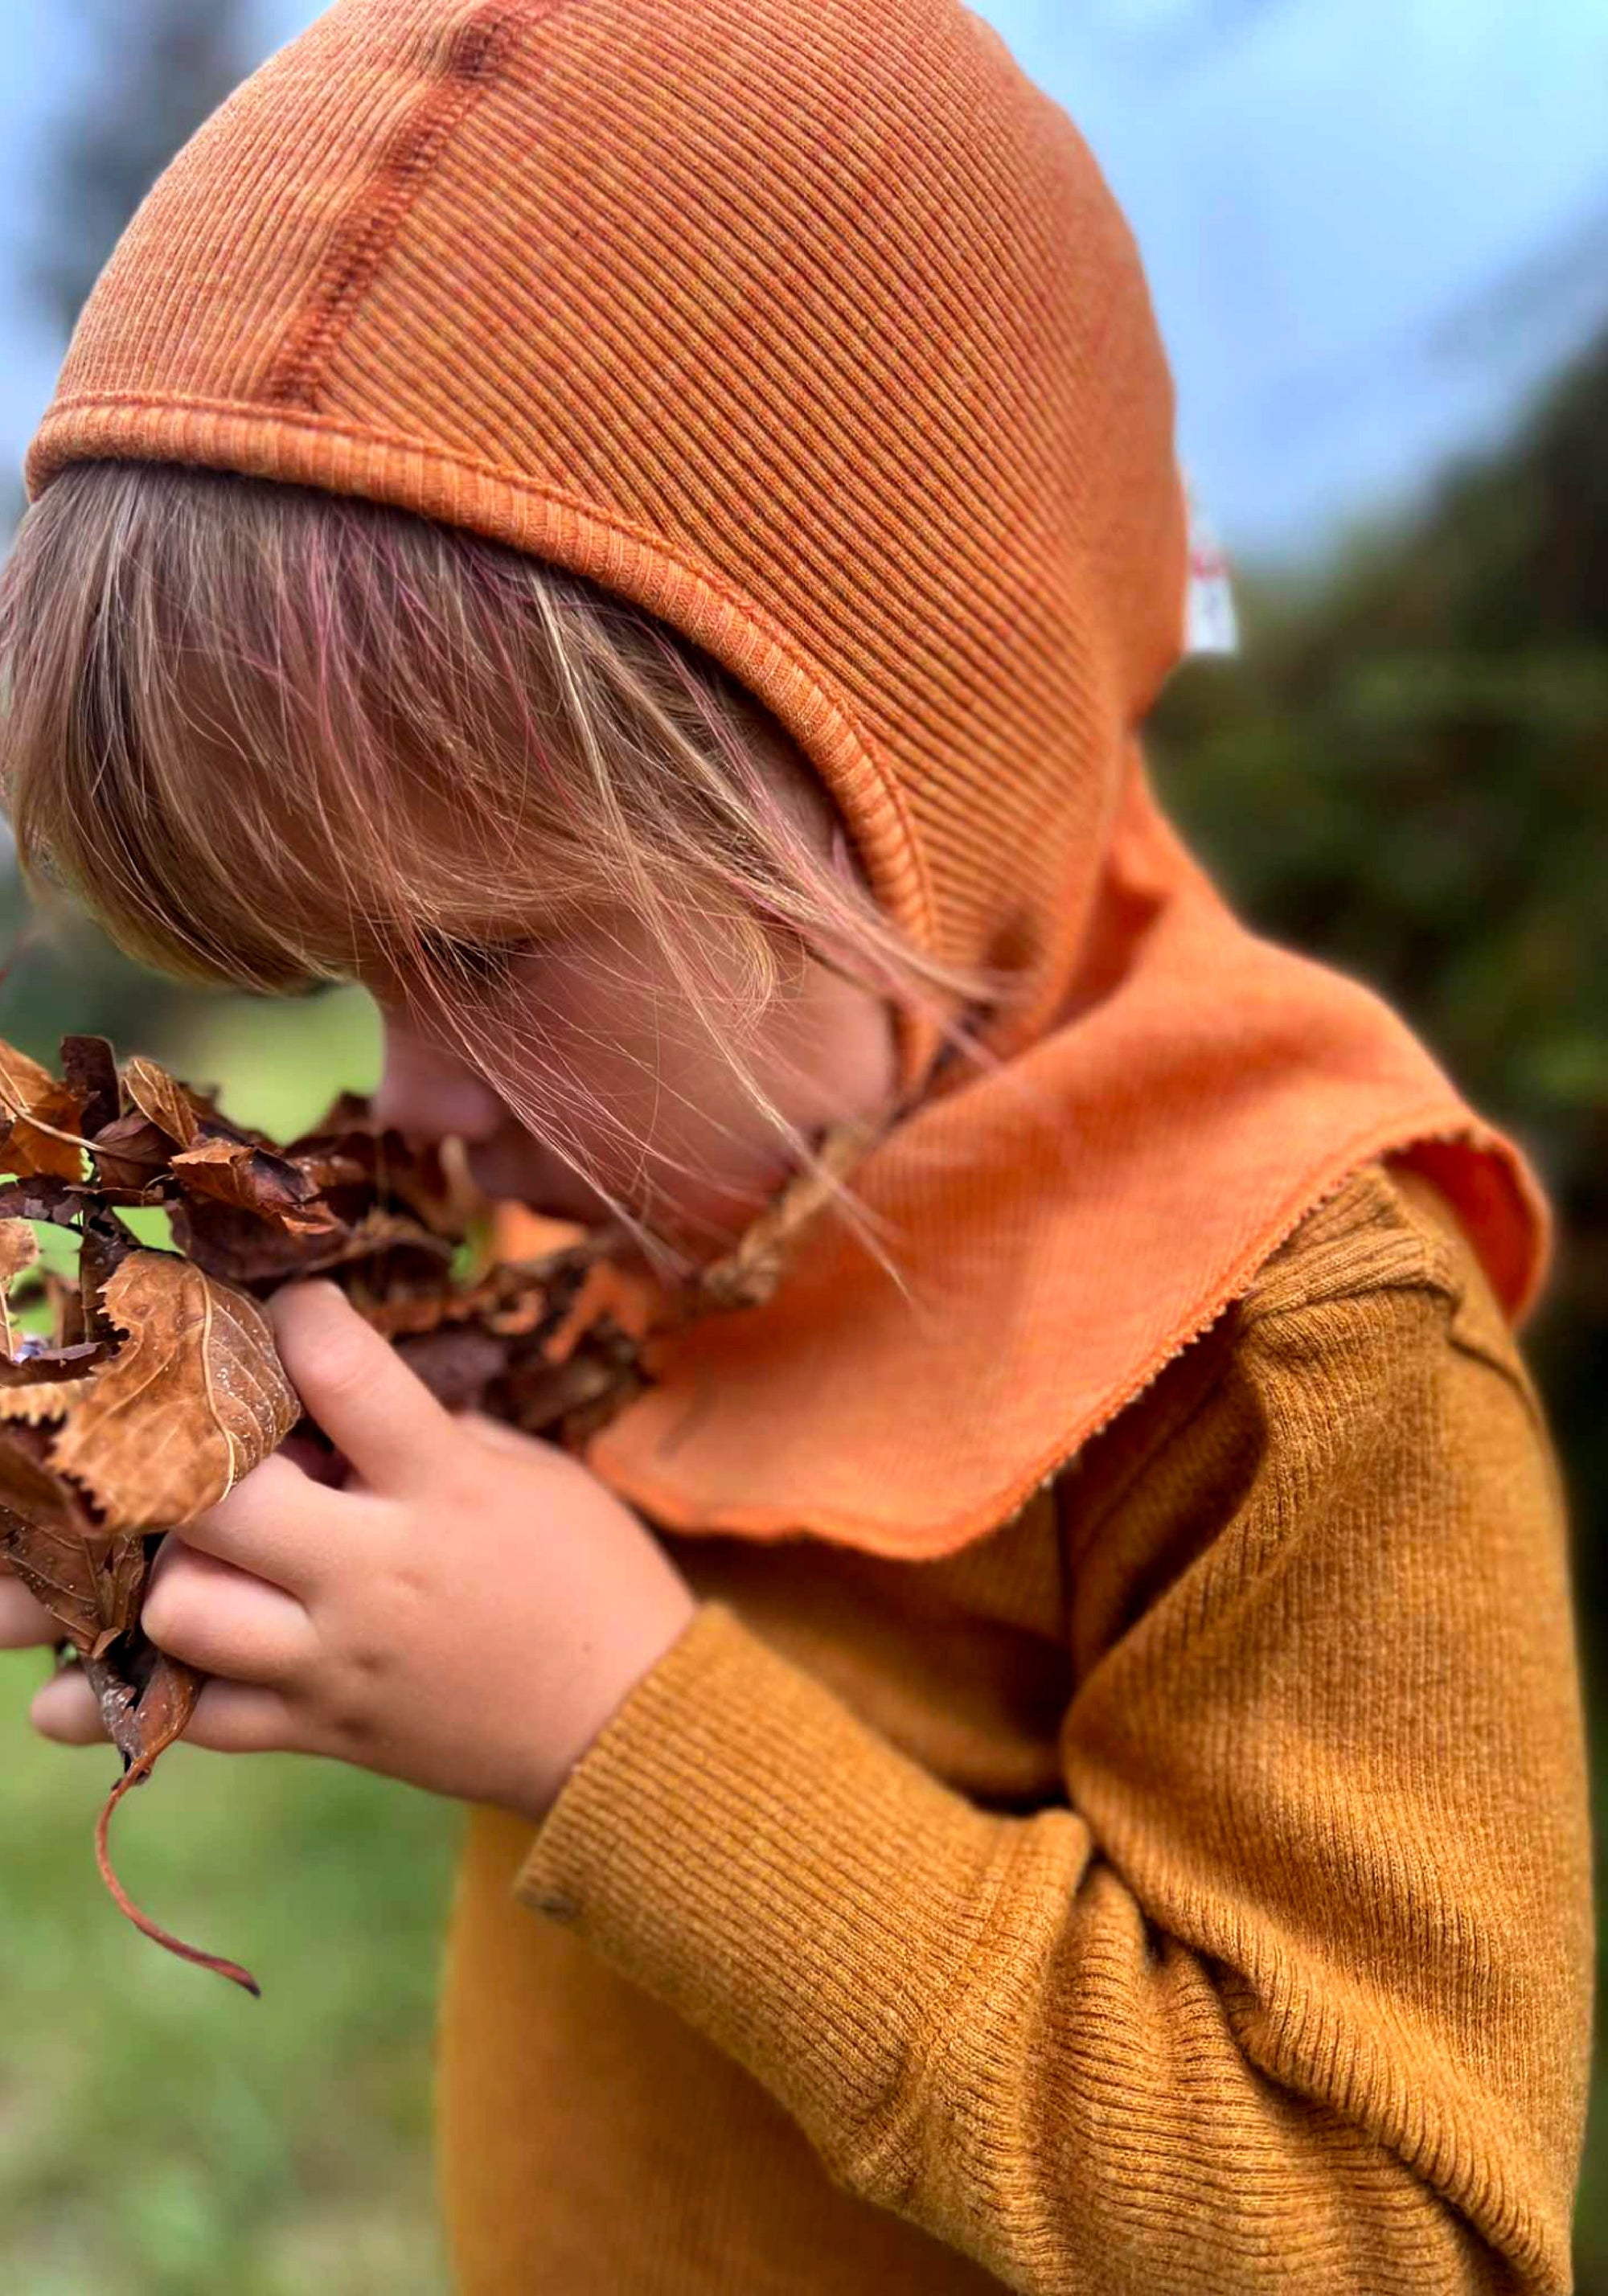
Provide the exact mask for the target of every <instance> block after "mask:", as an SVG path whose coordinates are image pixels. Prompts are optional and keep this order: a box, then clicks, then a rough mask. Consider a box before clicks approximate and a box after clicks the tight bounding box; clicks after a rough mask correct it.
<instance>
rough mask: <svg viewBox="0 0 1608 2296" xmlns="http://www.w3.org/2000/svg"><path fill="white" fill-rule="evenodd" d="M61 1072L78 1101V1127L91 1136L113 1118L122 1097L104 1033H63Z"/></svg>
mask: <svg viewBox="0 0 1608 2296" xmlns="http://www.w3.org/2000/svg"><path fill="white" fill-rule="evenodd" d="M62 1079H63V1081H64V1082H65V1084H66V1086H67V1087H68V1090H69V1091H70V1093H71V1094H72V1095H73V1097H74V1099H75V1100H76V1101H77V1102H78V1130H79V1131H80V1132H81V1133H83V1134H84V1136H85V1137H86V1139H89V1140H93V1139H94V1136H95V1134H96V1133H97V1132H101V1131H103V1130H104V1129H105V1128H106V1126H107V1125H109V1124H111V1122H112V1121H113V1120H114V1119H115V1118H116V1116H117V1113H118V1111H119V1108H120V1107H121V1106H122V1104H123V1103H122V1101H121V1099H120V1097H119V1093H118V1064H117V1058H116V1055H115V1054H113V1052H112V1049H111V1046H110V1045H109V1044H108V1043H107V1041H106V1039H105V1037H62Z"/></svg>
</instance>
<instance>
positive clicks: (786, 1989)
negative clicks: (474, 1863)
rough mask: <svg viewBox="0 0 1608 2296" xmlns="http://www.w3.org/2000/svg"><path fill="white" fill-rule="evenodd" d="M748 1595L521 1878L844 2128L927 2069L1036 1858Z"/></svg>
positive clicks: (679, 1669) (691, 1648)
mask: <svg viewBox="0 0 1608 2296" xmlns="http://www.w3.org/2000/svg"><path fill="white" fill-rule="evenodd" d="M1016 1831H1017V1829H1016V1828H1014V1827H1013V1825H1012V1824H1011V1822H1010V1821H1009V1820H1008V1819H1005V1818H1000V1817H997V1816H989V1814H987V1813H985V1812H984V1811H982V1810H980V1809H979V1808H977V1806H976V1805H975V1804H974V1803H972V1802H971V1801H968V1800H966V1798H965V1797H964V1795H963V1794H959V1793H956V1792H954V1791H952V1790H951V1789H950V1788H948V1787H947V1786H945V1785H943V1784H940V1783H939V1781H938V1780H937V1779H935V1778H934V1777H933V1776H932V1775H931V1773H930V1772H929V1771H927V1770H925V1769H923V1767H921V1766H920V1764H918V1763H917V1762H915V1761H914V1760H912V1759H910V1758H908V1757H907V1756H906V1755H904V1754H902V1753H900V1752H899V1751H898V1750H897V1749H896V1748H895V1747H893V1746H892V1745H890V1743H888V1741H887V1740H886V1739H884V1738H882V1737H881V1736H880V1735H878V1734H877V1733H876V1732H874V1730H873V1729H871V1728H870V1727H869V1726H868V1725H866V1724H865V1723H863V1722H862V1721H861V1720H860V1719H859V1718H858V1717H857V1715H855V1714H854V1713H853V1712H851V1711H850V1710H849V1708H847V1707H846V1706H845V1705H844V1704H843V1703H842V1702H841V1701H840V1700H839V1699H838V1698H837V1697H835V1696H834V1695H833V1693H832V1692H830V1691H829V1690H827V1689H826V1688H825V1686H824V1685H822V1684H821V1683H820V1682H818V1681H817V1680H816V1677H814V1676H813V1675H811V1674H809V1673H808V1672H807V1671H806V1670H805V1669H802V1668H800V1667H798V1666H795V1665H793V1664H792V1662H791V1661H788V1660H787V1659H784V1658H783V1657H782V1656H781V1655H780V1654H779V1653H778V1652H775V1651H774V1650H772V1649H771V1648H770V1646H769V1645H768V1644H766V1643H764V1642H762V1641H761V1640H760V1639H759V1636H756V1635H754V1634H753V1633H751V1631H750V1630H749V1628H747V1627H746V1626H744V1624H743V1623H742V1620H740V1619H739V1618H738V1617H737V1615H736V1613H735V1612H734V1611H732V1610H731V1609H730V1608H729V1607H728V1606H727V1605H726V1603H719V1602H714V1601H708V1602H705V1603H701V1605H700V1607H699V1609H698V1611H696V1613H695V1614H694V1616H693V1620H692V1621H691V1623H690V1624H689V1625H688V1627H687V1628H685V1631H684V1632H683V1634H682V1635H681V1636H680V1637H679V1639H678V1640H677V1642H675V1643H674V1644H672V1645H671V1646H670V1648H669V1651H667V1652H665V1654H664V1656H663V1657H662V1658H661V1659H660V1661H658V1663H657V1664H656V1665H655V1666H654V1667H653V1668H652V1669H651V1670H650V1671H649V1672H648V1673H647V1674H646V1675H644V1677H642V1679H641V1680H640V1681H639V1682H638V1683H637V1684H636V1685H635V1686H634V1687H633V1689H632V1690H631V1692H630V1693H628V1696H627V1698H626V1700H625V1702H623V1704H622V1705H621V1706H620V1707H619V1709H617V1710H616V1712H615V1713H614V1715H613V1716H612V1717H611V1719H610V1721H609V1722H608V1723H607V1724H605V1726H604V1727H603V1731H602V1732H601V1733H600V1734H599V1735H598V1737H597V1738H596V1739H595V1741H594V1743H593V1744H592V1745H591V1747H590V1748H589V1749H588V1750H587V1753H586V1754H585V1756H584V1757H583V1758H582V1759H581V1760H580V1761H579V1762H578V1764H577V1766H576V1767H575V1768H574V1770H572V1771H571V1773H570V1776H569V1778H568V1779H567V1780H566V1782H565V1784H564V1786H563V1788H562V1791H561V1792H560V1794H559V1796H558V1798H557V1800H555V1801H554V1804H553V1805H552V1807H551V1808H550V1809H549V1810H548V1812H547V1814H546V1817H545V1818H544V1819H543V1821H542V1824H541V1826H540V1829H539V1831H538V1832H537V1836H536V1840H535V1842H534V1845H533V1847H532V1849H531V1850H530V1853H529V1857H528V1858H527V1860H526V1862H525V1865H524V1866H523V1867H522V1869H521V1873H520V1874H519V1876H518V1878H517V1880H516V1882H515V1883H514V1890H515V1894H516V1896H518V1898H520V1899H521V1902H522V1903H523V1904H525V1905H526V1906H528V1907H530V1908H531V1910H532V1911H534V1912H536V1913H538V1914H541V1915H546V1917H548V1918H549V1919H551V1920H553V1921H555V1922H562V1923H564V1924H565V1925H566V1926H567V1927H570V1928H571V1929H572V1930H573V1931H575V1932H576V1933H577V1934H578V1935H580V1936H582V1937H584V1938H585V1939H587V1942H588V1944H589V1945H590V1946H591V1947H592V1948H594V1949H595V1951H596V1952H597V1953H598V1954H600V1955H601V1956H602V1957H603V1959H604V1960H606V1961H607V1962H609V1963H610V1964H612V1965H613V1966H614V1967H615V1968H616V1969H618V1970H619V1971H620V1972H622V1973H623V1974H624V1975H626V1976H628V1978H630V1979H631V1980H633V1981H634V1982H636V1984H638V1985H640V1986H642V1987H644V1989H646V1990H647V1991H649V1992H651V1993H652V1994H654V1995H655V1996H657V1997H659V1998H660V2000H662V2001H664V2002H666V2003H667V2004H669V2005H670V2006H672V2007H674V2008H676V2009H677V2010H678V2011H679V2012H680V2013H681V2014H682V2015H683V2016H685V2018H686V2019H687V2020H688V2021H690V2022H691V2023H693V2024H694V2025H696V2026H697V2027H699V2029H700V2030H702V2031H704V2032H706V2033H708V2034H709V2035H710V2038H712V2039H714V2040H715V2042H716V2043H717V2044H718V2046H721V2047H722V2048H724V2049H726V2051H727V2053H728V2054H732V2055H734V2056H735V2057H737V2058H738V2059H739V2060H740V2061H741V2062H743V2063H744V2064H745V2065H747V2066H748V2068H749V2070H750V2071H752V2072H753V2073H755V2074H756V2075H757V2077H758V2078H759V2079H761V2080H762V2081H764V2082H765V2083H766V2085H767V2087H770V2089H771V2090H772V2092H773V2094H774V2095H777V2096H778V2097H779V2098H781V2100H782V2101H783V2103H785V2104H787V2105H788V2106H789V2107H790V2109H791V2110H792V2111H793V2112H795V2113H797V2114H800V2116H801V2117H803V2118H804V2119H805V2120H806V2121H807V2122H809V2123H812V2124H814V2125H815V2126H816V2128H817V2129H818V2130H819V2131H820V2133H821V2134H822V2136H826V2135H827V2132H828V2131H833V2130H841V2131H842V2133H843V2135H844V2136H849V2134H850V2132H851V2131H852V2130H853V2129H854V2128H856V2127H857V2126H863V2125H864V2122H865V2120H867V2119H869V2118H870V2117H871V2116H872V2115H873V2114H874V2112H875V2111H876V2108H877V2105H878V2103H879V2099H882V2098H885V2097H886V2096H887V2095H889V2094H890V2091H891V2089H893V2088H894V2087H897V2086H898V2084H899V2083H900V2082H901V2081H902V2080H905V2079H908V2077H909V2074H910V2071H911V2066H910V2063H909V2043H910V2038H911V2034H912V2031H913V2030H915V2029H917V2028H919V2029H920V2030H924V2031H925V2032H927V2033H928V2034H929V2035H935V2034H941V2032H942V2031H943V2014H942V2006H943V1999H944V1996H945V1993H946V1992H947V1990H948V1987H949V1986H950V1985H952V1984H959V1983H960V1982H962V1981H963V1980H964V1976H965V1972H966V1970H967V1967H968V1964H970V1962H971V1961H972V1957H973V1956H974V1954H975V1953H976V1951H977V1950H978V1948H979V1947H980V1945H981V1944H982V1942H983V1939H984V1932H985V1930H986V1928H987V1926H988V1923H989V1912H990V1909H991V1907H992V1906H993V1904H994V1901H995V1898H996V1897H997V1894H998V1891H999V1889H1000V1886H1001V1884H1002V1882H1004V1880H1005V1873H1006V1869H1007V1867H1008V1865H1009V1862H1010V1858H1011V1855H1012V1852H1013V1849H1014V1848H1015V1846H1016V1842H1015V1835H1016Z"/></svg>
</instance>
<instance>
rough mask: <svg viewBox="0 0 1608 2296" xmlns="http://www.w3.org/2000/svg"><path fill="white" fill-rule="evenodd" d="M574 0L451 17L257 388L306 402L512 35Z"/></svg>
mask: <svg viewBox="0 0 1608 2296" xmlns="http://www.w3.org/2000/svg"><path fill="white" fill-rule="evenodd" d="M572 4H573V0H485V4H484V5H483V6H481V7H479V8H477V9H476V10H475V11H474V12H473V14H472V15H471V16H469V17H466V18H465V19H464V21H461V22H459V23H458V24H456V25H455V26H454V27H453V28H452V29H451V31H450V32H449V33H448V34H447V37H446V39H445V40H444V42H443V43H442V47H441V52H440V54H439V58H438V60H437V61H436V62H435V64H434V67H433V69H431V70H430V71H429V72H428V74H427V76H426V77H425V78H423V83H422V85H421V86H420V90H419V94H418V96H417V98H416V99H415V101H414V102H413V103H412V104H411V105H410V106H409V108H408V110H407V111H406V114H405V116H404V117H403V118H402V119H400V120H399V121H398V124H397V126H396V127H393V128H392V130H391V131H390V134H389V135H387V137H386V138H385V141H384V143H383V144H382V145H381V150H380V153H379V156H378V158H377V159H376V160H375V161H374V163H373V167H372V168H370V169H369V171H368V172H367V174H366V175H365V176H364V178H363V180H362V181H361V183H359V184H358V185H357V188H356V190H355V191H354V192H353V194H352V196H351V199H350V200H349V202H348V204H347V207H346V210H345V212H344V214H343V215H342V216H341V217H340V221H339V223H337V224H336V225H335V227H334V231H333V233H332V236H331V240H330V244H329V247H328V249H327V250H326V251H325V254H324V258H323V260H322V261H321V262H320V264H319V266H318V267H317V270H316V272H315V274H314V275H313V278H312V280H311V282H310V283H309V284H308V291H307V294H306V297H305V299H304V300H303V302H302V304H301V307H300V309H299V311H298V312H297V313H296V315H295V316H293V317H292V318H291V320H290V321H289V322H288V323H287V324H286V328H285V333H284V337H283V341H282V342H281V344H280V347H279V348H278V350H277V351H276V353H275V357H274V362H273V365H271V366H270V367H269V369H268V373H267V381H266V382H265V384H264V387H263V396H264V398H266V399H267V400H268V401H269V402H271V403H272V404H273V405H275V406H302V407H307V408H308V409H311V408H312V407H313V406H315V405H316V395H317V391H318V388H319V385H320V383H321V382H322V381H323V379H324V373H325V372H326V370H327V368H328V365H329V361H330V358H331V357H332V354H333V352H334V350H335V348H336V347H337V345H338V344H339V343H340V339H341V337H342V336H343V335H344V334H345V332H346V331H347V329H348V327H349V325H350V324H351V323H352V321H353V319H354V318H355V317H356V316H357V312H358V310H359V308H360V307H361V306H362V303H363V299H364V297H365V295H366V294H367V292H368V290H369V288H370V286H371V285H372V284H373V279H374V275H375V274H376V273H377V272H378V270H379V268H380V266H381V263H383V262H384V260H385V258H386V257H387V255H388V254H389V253H390V250H391V249H392V248H393V247H394V246H395V244H396V242H397V237H398V233H399V232H400V230H401V228H402V225H403V224H404V223H405V222H406V219H407V216H408V212H409V210H410V209H412V207H413V205H414V201H416V200H417V199H418V197H419V195H420V193H421V192H422V191H423V188H424V184H425V183H426V181H427V180H428V177H429V176H430V172H431V168H432V167H433V166H434V164H435V162H436V160H438V159H439V157H440V155H441V152H442V151H443V150H444V149H445V147H446V145H447V143H448V142H449V140H450V139H451V137H452V136H453V135H454V134H455V132H456V130H457V129H458V128H459V127H461V126H462V124H463V122H464V119H466V118H467V117H468V115H469V113H470V112H471V111H472V110H473V108H474V106H475V105H476V104H477V103H478V102H480V98H481V97H482V96H483V95H484V94H486V93H487V91H488V89H489V88H490V86H492V84H493V82H494V81H495V79H496V75H497V71H498V68H499V66H500V65H501V64H502V63H503V61H504V60H505V57H506V56H507V54H508V53H509V51H510V49H511V48H512V46H513V42H514V39H515V37H516V36H517V34H518V33H519V32H520V31H521V30H522V29H524V28H525V27H526V26H527V25H529V24H534V23H540V22H542V21H545V20H546V18H547V17H550V16H556V15H558V14H560V13H561V12H562V11H563V10H564V9H565V8H567V7H569V6H570V5H572Z"/></svg>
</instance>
